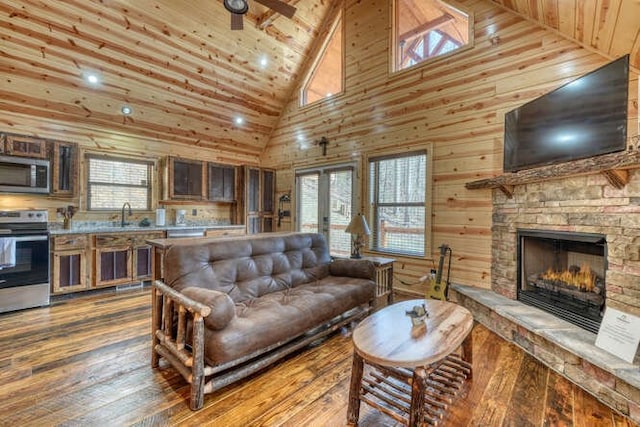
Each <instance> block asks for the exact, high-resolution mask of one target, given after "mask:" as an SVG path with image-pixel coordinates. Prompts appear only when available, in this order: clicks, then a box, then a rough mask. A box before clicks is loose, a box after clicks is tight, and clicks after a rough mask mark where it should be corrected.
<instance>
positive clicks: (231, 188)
mask: <svg viewBox="0 0 640 427" xmlns="http://www.w3.org/2000/svg"><path fill="white" fill-rule="evenodd" d="M208 172H209V175H208V180H209V187H208V188H209V200H211V201H213V202H230V203H233V202H235V201H236V168H235V167H234V166H230V165H222V164H218V163H209V168H208Z"/></svg>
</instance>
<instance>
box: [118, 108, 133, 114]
mask: <svg viewBox="0 0 640 427" xmlns="http://www.w3.org/2000/svg"><path fill="white" fill-rule="evenodd" d="M120 111H122V114H124V115H125V116H130V115H131V114H132V113H133V108H131V107H129V106H128V105H123V106H122V108H121V109H120Z"/></svg>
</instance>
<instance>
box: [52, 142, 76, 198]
mask: <svg viewBox="0 0 640 427" xmlns="http://www.w3.org/2000/svg"><path fill="white" fill-rule="evenodd" d="M51 164H52V180H51V181H52V182H51V184H52V185H51V193H52V194H53V195H56V196H60V197H73V196H74V195H75V191H76V188H77V179H78V146H77V144H75V143H72V142H60V141H54V142H53V143H52V144H51Z"/></svg>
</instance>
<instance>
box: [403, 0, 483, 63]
mask: <svg viewBox="0 0 640 427" xmlns="http://www.w3.org/2000/svg"><path fill="white" fill-rule="evenodd" d="M451 3H452V4H449V0H447V1H446V2H445V1H442V0H418V1H416V0H394V25H393V37H394V49H393V51H394V52H393V55H394V61H393V64H394V71H400V70H404V69H405V68H409V67H411V66H413V65H416V64H419V63H421V62H424V61H426V60H428V59H431V58H435V57H438V56H441V55H445V54H448V53H450V52H452V51H455V50H458V49H460V48H462V47H464V46H469V45H471V43H472V40H471V37H472V35H473V32H472V28H473V15H472V14H470V13H467V12H465V11H463V10H462V8H459V7H455V6H453V2H451Z"/></svg>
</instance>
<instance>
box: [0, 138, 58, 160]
mask: <svg viewBox="0 0 640 427" xmlns="http://www.w3.org/2000/svg"><path fill="white" fill-rule="evenodd" d="M4 149H5V153H6V154H8V155H10V156H21V157H31V158H38V159H46V158H47V156H48V152H47V141H45V140H44V139H40V138H33V137H30V136H24V135H5V143H4Z"/></svg>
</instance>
